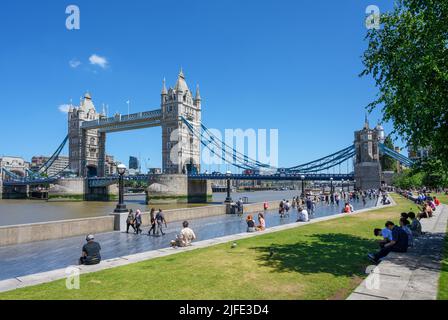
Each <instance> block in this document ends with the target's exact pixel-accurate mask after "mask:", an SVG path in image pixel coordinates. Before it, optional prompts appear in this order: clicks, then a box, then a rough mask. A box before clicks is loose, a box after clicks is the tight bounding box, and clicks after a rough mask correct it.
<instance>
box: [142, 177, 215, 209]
mask: <svg viewBox="0 0 448 320" xmlns="http://www.w3.org/2000/svg"><path fill="white" fill-rule="evenodd" d="M148 182H149V186H148V188H147V193H148V197H149V202H150V203H155V202H190V203H203V202H207V201H209V200H211V198H212V187H211V183H210V181H208V180H205V179H203V180H200V179H198V180H189V179H188V176H187V175H185V174H154V175H150V176H149V179H148Z"/></svg>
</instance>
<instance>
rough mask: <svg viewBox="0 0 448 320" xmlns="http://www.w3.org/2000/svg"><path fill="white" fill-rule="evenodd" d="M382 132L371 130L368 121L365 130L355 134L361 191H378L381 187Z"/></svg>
mask: <svg viewBox="0 0 448 320" xmlns="http://www.w3.org/2000/svg"><path fill="white" fill-rule="evenodd" d="M380 140H381V132H380V131H379V130H378V129H377V128H375V129H370V127H369V122H368V120H367V116H366V120H365V123H364V128H363V129H362V130H359V131H356V132H355V150H356V159H355V180H356V187H357V188H359V189H364V190H365V189H378V188H380V187H381V164H380V155H379V146H378V144H379V142H380Z"/></svg>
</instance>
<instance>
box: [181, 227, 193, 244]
mask: <svg viewBox="0 0 448 320" xmlns="http://www.w3.org/2000/svg"><path fill="white" fill-rule="evenodd" d="M180 239H181V241H182V245H183V246H189V245H190V244H191V241H193V240H194V239H196V235H195V234H194V231H193V230H191V229H190V228H183V229H182V231H181V232H180Z"/></svg>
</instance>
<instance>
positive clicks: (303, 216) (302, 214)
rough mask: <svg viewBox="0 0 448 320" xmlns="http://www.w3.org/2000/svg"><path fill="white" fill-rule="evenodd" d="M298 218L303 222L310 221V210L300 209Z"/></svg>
mask: <svg viewBox="0 0 448 320" xmlns="http://www.w3.org/2000/svg"><path fill="white" fill-rule="evenodd" d="M298 220H299V221H303V222H308V221H309V217H308V211H306V210H302V211H300V212H299V214H298Z"/></svg>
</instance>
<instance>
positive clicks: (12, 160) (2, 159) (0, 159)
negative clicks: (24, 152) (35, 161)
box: [0, 156, 30, 178]
mask: <svg viewBox="0 0 448 320" xmlns="http://www.w3.org/2000/svg"><path fill="white" fill-rule="evenodd" d="M0 167H2V168H5V169H6V170H8V171H11V172H12V173H14V174H17V175H18V176H21V177H24V176H25V175H26V170H27V169H29V168H30V164H29V162H26V161H25V160H24V159H23V158H22V157H14V156H0ZM0 178H1V177H0Z"/></svg>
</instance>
